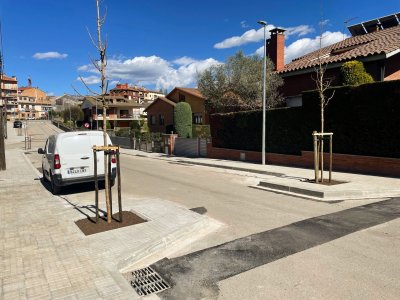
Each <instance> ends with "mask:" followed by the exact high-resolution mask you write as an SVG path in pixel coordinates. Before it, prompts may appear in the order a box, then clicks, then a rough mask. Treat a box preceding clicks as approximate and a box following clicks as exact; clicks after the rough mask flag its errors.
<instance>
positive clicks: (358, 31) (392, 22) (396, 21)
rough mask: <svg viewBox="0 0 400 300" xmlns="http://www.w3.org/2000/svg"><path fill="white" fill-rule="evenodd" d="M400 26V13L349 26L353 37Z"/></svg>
mask: <svg viewBox="0 0 400 300" xmlns="http://www.w3.org/2000/svg"><path fill="white" fill-rule="evenodd" d="M399 25H400V13H395V14H392V15H389V16H384V17H379V18H376V19H372V20H368V21H365V22H361V23H359V24H355V25H351V26H348V27H347V29H348V30H349V31H350V33H351V35H352V36H357V35H363V34H366V33H370V32H373V31H376V30H381V29H386V28H390V27H394V26H399Z"/></svg>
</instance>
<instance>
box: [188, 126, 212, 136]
mask: <svg viewBox="0 0 400 300" xmlns="http://www.w3.org/2000/svg"><path fill="white" fill-rule="evenodd" d="M192 137H195V138H196V137H198V138H202V139H206V138H210V137H211V133H210V125H193V133H192Z"/></svg>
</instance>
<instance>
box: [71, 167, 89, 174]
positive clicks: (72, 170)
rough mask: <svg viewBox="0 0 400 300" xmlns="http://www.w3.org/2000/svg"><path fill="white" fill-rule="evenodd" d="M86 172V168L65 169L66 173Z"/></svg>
mask: <svg viewBox="0 0 400 300" xmlns="http://www.w3.org/2000/svg"><path fill="white" fill-rule="evenodd" d="M86 172H87V168H70V169H68V170H67V173H68V174H82V173H86Z"/></svg>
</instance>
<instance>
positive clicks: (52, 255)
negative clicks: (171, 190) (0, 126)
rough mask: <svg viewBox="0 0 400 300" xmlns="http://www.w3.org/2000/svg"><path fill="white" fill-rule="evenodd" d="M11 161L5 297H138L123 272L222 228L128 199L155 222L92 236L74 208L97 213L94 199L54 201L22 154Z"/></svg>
mask: <svg viewBox="0 0 400 300" xmlns="http://www.w3.org/2000/svg"><path fill="white" fill-rule="evenodd" d="M11 140H12V139H11V138H10V142H11ZM6 157H7V170H6V171H1V172H0V190H1V194H0V220H1V222H0V240H1V241H2V243H0V299H61V298H63V299H64V298H68V299H136V298H138V295H137V294H136V293H135V292H134V290H133V289H132V288H131V286H130V285H129V283H128V281H127V280H126V279H125V278H124V276H123V272H127V271H130V270H132V269H135V268H137V267H142V266H143V265H145V264H147V263H148V262H153V261H155V260H157V259H159V258H162V257H165V256H166V255H168V254H169V253H171V252H172V251H178V250H179V249H181V248H182V247H184V246H185V245H186V244H187V243H189V242H192V241H194V240H196V239H198V238H200V237H202V236H204V235H205V234H207V233H209V232H212V231H214V230H216V229H217V228H219V227H220V226H221V224H220V223H219V222H217V221H214V220H212V219H210V218H208V217H207V216H203V215H200V214H197V213H195V212H192V211H190V210H188V209H187V208H185V207H182V206H179V205H177V204H175V203H172V202H168V201H165V200H161V199H133V198H132V199H126V198H125V199H123V208H124V210H131V211H133V212H135V213H137V214H138V215H140V216H142V217H144V218H145V219H147V220H148V222H146V223H142V224H138V225H135V226H128V227H124V228H120V229H117V230H111V231H107V232H103V233H99V234H95V235H91V236H85V235H84V234H83V233H82V232H81V231H80V230H79V229H78V227H77V226H76V225H75V223H74V222H75V221H76V220H79V219H82V218H84V217H85V216H84V215H83V214H81V213H80V212H79V211H78V210H77V209H75V208H79V209H80V210H83V211H85V212H86V213H88V214H90V213H91V210H90V206H91V205H93V204H94V199H80V200H79V203H72V202H71V201H70V200H69V199H68V197H66V196H53V195H52V194H51V193H50V192H49V191H47V190H46V189H45V187H44V186H43V185H42V183H41V181H40V180H39V172H38V171H37V170H35V169H34V168H33V167H32V165H31V164H30V163H29V162H28V159H27V158H26V156H25V154H24V151H23V150H21V149H12V150H7V151H6ZM102 202H104V201H100V203H102ZM100 208H101V209H103V210H104V207H100ZM93 216H94V214H93Z"/></svg>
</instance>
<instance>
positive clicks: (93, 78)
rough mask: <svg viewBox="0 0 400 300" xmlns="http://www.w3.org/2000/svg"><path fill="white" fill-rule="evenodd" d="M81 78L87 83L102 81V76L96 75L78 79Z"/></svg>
mask: <svg viewBox="0 0 400 300" xmlns="http://www.w3.org/2000/svg"><path fill="white" fill-rule="evenodd" d="M81 79H82V80H83V81H84V82H85V84H98V83H100V82H101V80H100V76H95V75H91V76H87V77H84V76H82V77H78V78H77V79H76V80H79V81H81Z"/></svg>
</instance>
